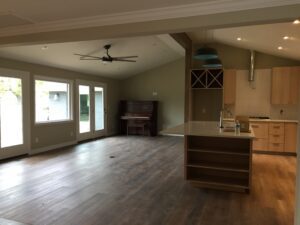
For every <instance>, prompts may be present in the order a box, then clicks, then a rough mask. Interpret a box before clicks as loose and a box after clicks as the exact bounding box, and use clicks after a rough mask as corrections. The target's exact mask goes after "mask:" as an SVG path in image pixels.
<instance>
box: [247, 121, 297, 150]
mask: <svg viewBox="0 0 300 225" xmlns="http://www.w3.org/2000/svg"><path fill="white" fill-rule="evenodd" d="M251 128H252V130H253V132H254V134H255V139H254V140H253V145H252V149H253V150H255V151H263V152H282V153H283V152H286V153H296V149H297V129H298V124H297V123H293V122H292V123H291V122H251Z"/></svg>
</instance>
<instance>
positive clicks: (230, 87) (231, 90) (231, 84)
mask: <svg viewBox="0 0 300 225" xmlns="http://www.w3.org/2000/svg"><path fill="white" fill-rule="evenodd" d="M223 91H224V105H232V104H235V96H236V70H224V76H223Z"/></svg>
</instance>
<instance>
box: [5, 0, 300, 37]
mask: <svg viewBox="0 0 300 225" xmlns="http://www.w3.org/2000/svg"><path fill="white" fill-rule="evenodd" d="M295 4H299V0H285V1H282V0H251V1H246V0H244V1H241V0H163V1H162V0H151V1H149V0H123V1H121V0H109V1H107V0H64V1H61V0H26V1H20V0H0V5H1V8H0V20H1V15H2V16H4V17H9V18H10V21H8V20H7V21H8V22H7V24H2V25H1V24H0V25H1V26H0V27H2V29H0V36H11V35H20V34H29V33H39V32H48V31H57V30H68V29H76V28H86V27H93V26H103V25H113V24H124V23H135V22H144V21H153V20H162V19H170V18H183V17H192V16H199V15H209V14H216V13H225V12H235V11H241V10H249V9H261V8H270V7H277V6H287V5H290V6H291V5H295ZM1 21H4V20H1Z"/></svg>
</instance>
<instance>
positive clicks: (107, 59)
mask: <svg viewBox="0 0 300 225" xmlns="http://www.w3.org/2000/svg"><path fill="white" fill-rule="evenodd" d="M110 47H111V45H104V49H105V50H106V55H105V56H103V57H97V56H92V55H82V54H77V53H75V54H74V55H78V56H80V58H79V59H80V60H100V61H102V62H103V63H107V62H113V61H117V62H136V60H132V58H137V57H138V56H136V55H132V56H120V57H112V56H110V54H109V49H110Z"/></svg>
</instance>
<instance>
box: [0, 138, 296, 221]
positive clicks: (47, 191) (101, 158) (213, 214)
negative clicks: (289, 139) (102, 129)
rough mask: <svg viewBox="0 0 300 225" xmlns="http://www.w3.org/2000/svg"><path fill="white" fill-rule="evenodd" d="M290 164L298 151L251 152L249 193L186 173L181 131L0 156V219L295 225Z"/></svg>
mask: <svg viewBox="0 0 300 225" xmlns="http://www.w3.org/2000/svg"><path fill="white" fill-rule="evenodd" d="M295 171H296V158H295V157H283V156H269V155H254V157H253V187H252V193H251V194H250V195H247V194H239V193H230V192H222V191H214V190H204V189H196V188H193V187H192V186H190V185H189V184H188V183H187V182H186V181H184V179H183V139H182V138H178V137H177V138H176V137H157V138H151V137H134V136H130V137H111V138H107V139H102V140H96V141H92V142H87V143H83V144H80V145H77V146H75V147H70V148H67V149H63V150H58V151H53V152H50V153H45V154H40V155H37V156H33V157H30V158H24V159H18V160H12V161H8V162H2V163H1V164H0V218H3V220H2V221H7V220H13V221H17V222H19V223H22V224H23V223H24V224H32V225H50V224H51V225H98V224H99V225H102V224H103V225H123V224H128V225H160V224H166V225H182V224H187V225H194V224H195V225H196V224H197V225H292V224H293V214H294V195H295ZM7 224H9V223H7ZM11 224H13V223H11ZM16 224H18V223H16ZM0 225H6V223H1V220H0Z"/></svg>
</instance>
